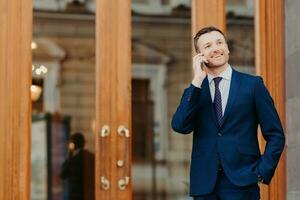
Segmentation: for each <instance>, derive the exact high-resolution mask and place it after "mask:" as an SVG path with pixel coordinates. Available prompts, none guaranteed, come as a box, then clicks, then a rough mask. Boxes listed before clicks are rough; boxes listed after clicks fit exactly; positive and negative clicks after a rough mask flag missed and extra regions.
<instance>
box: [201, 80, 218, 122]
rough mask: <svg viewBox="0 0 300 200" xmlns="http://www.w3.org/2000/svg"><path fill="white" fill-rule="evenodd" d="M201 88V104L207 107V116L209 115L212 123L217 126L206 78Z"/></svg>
mask: <svg viewBox="0 0 300 200" xmlns="http://www.w3.org/2000/svg"><path fill="white" fill-rule="evenodd" d="M201 87H202V88H203V93H202V94H203V96H202V99H203V103H204V105H208V115H210V117H211V119H212V121H213V122H214V123H215V125H216V126H217V120H216V115H215V110H214V107H213V103H212V99H211V94H210V89H209V83H208V78H207V76H206V78H205V79H204V80H203V82H202V85H201Z"/></svg>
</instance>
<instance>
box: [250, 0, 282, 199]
mask: <svg viewBox="0 0 300 200" xmlns="http://www.w3.org/2000/svg"><path fill="white" fill-rule="evenodd" d="M284 32H285V28H284V1H283V0H270V1H261V0H256V8H255V39H256V42H255V46H256V52H255V56H256V69H257V74H259V75H261V76H262V77H263V79H264V82H265V84H266V85H267V87H268V89H269V91H270V93H271V95H272V97H273V99H274V101H275V105H276V108H277V111H278V113H279V116H280V119H281V121H282V123H283V126H284V127H285V62H284V57H285V51H284V48H285V46H284ZM259 140H260V142H261V147H262V149H264V142H263V141H264V140H263V138H262V136H261V135H260V138H259ZM261 189H262V191H261V193H262V199H265V200H266V199H269V200H285V199H286V152H283V155H282V157H281V161H280V163H279V166H278V167H277V170H276V172H275V177H274V178H273V180H272V182H271V184H270V186H269V187H267V186H261Z"/></svg>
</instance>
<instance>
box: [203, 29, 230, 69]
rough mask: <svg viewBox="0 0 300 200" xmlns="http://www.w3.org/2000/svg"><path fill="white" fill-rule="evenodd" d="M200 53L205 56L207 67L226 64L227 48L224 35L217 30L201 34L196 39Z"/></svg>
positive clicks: (227, 57)
mask: <svg viewBox="0 0 300 200" xmlns="http://www.w3.org/2000/svg"><path fill="white" fill-rule="evenodd" d="M197 44H198V48H199V50H200V53H201V54H202V55H203V56H204V57H206V59H207V61H208V63H206V66H207V67H209V68H218V67H222V66H224V65H225V64H227V62H228V59H229V50H228V46H227V43H226V41H225V38H224V36H223V35H222V34H221V33H219V32H218V31H212V32H209V33H205V34H203V35H201V36H200V37H199V39H198V42H197Z"/></svg>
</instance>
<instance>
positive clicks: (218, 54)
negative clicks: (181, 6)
mask: <svg viewBox="0 0 300 200" xmlns="http://www.w3.org/2000/svg"><path fill="white" fill-rule="evenodd" d="M194 45H195V49H196V53H197V55H195V56H194V59H193V70H194V77H193V80H192V83H191V84H190V86H189V87H188V88H186V89H185V91H184V93H183V96H182V98H181V102H180V104H179V106H178V108H177V110H176V112H175V114H174V116H173V119H172V128H173V129H174V130H175V131H176V132H178V133H182V134H188V133H191V132H193V148H192V160H191V169H190V195H191V196H193V197H194V200H217V199H220V200H257V199H260V191H259V187H258V183H264V184H269V183H270V181H271V179H272V177H273V175H274V172H275V169H276V167H277V164H278V161H279V159H280V155H281V153H282V151H283V148H284V145H285V136H284V132H283V129H282V125H281V122H280V119H279V117H278V114H277V111H276V109H275V107H274V102H273V100H272V97H271V96H270V94H269V92H268V91H267V89H266V87H265V85H264V83H263V80H262V78H261V77H258V76H251V75H248V74H244V73H241V72H238V71H236V70H234V69H233V68H232V67H231V66H230V65H229V64H228V59H229V49H228V45H227V42H226V39H225V35H224V34H223V33H222V31H220V30H219V29H217V28H215V27H205V28H203V29H201V30H200V31H198V33H197V34H196V35H195V37H194ZM258 125H260V128H261V131H262V134H263V137H264V139H265V140H266V147H265V150H264V153H263V154H262V155H261V153H260V150H259V145H258V139H257V129H258Z"/></svg>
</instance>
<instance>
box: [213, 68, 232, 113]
mask: <svg viewBox="0 0 300 200" xmlns="http://www.w3.org/2000/svg"><path fill="white" fill-rule="evenodd" d="M231 76H232V68H231V66H230V65H228V67H227V68H226V69H225V70H224V71H223V72H221V73H220V74H219V75H218V76H214V75H211V74H209V73H208V74H207V79H208V83H209V89H210V95H211V99H212V102H214V99H215V82H214V80H213V78H215V77H222V80H221V82H220V83H219V89H220V92H221V98H222V114H223V116H224V112H225V108H226V105H227V100H228V95H229V89H230V82H231Z"/></svg>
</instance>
